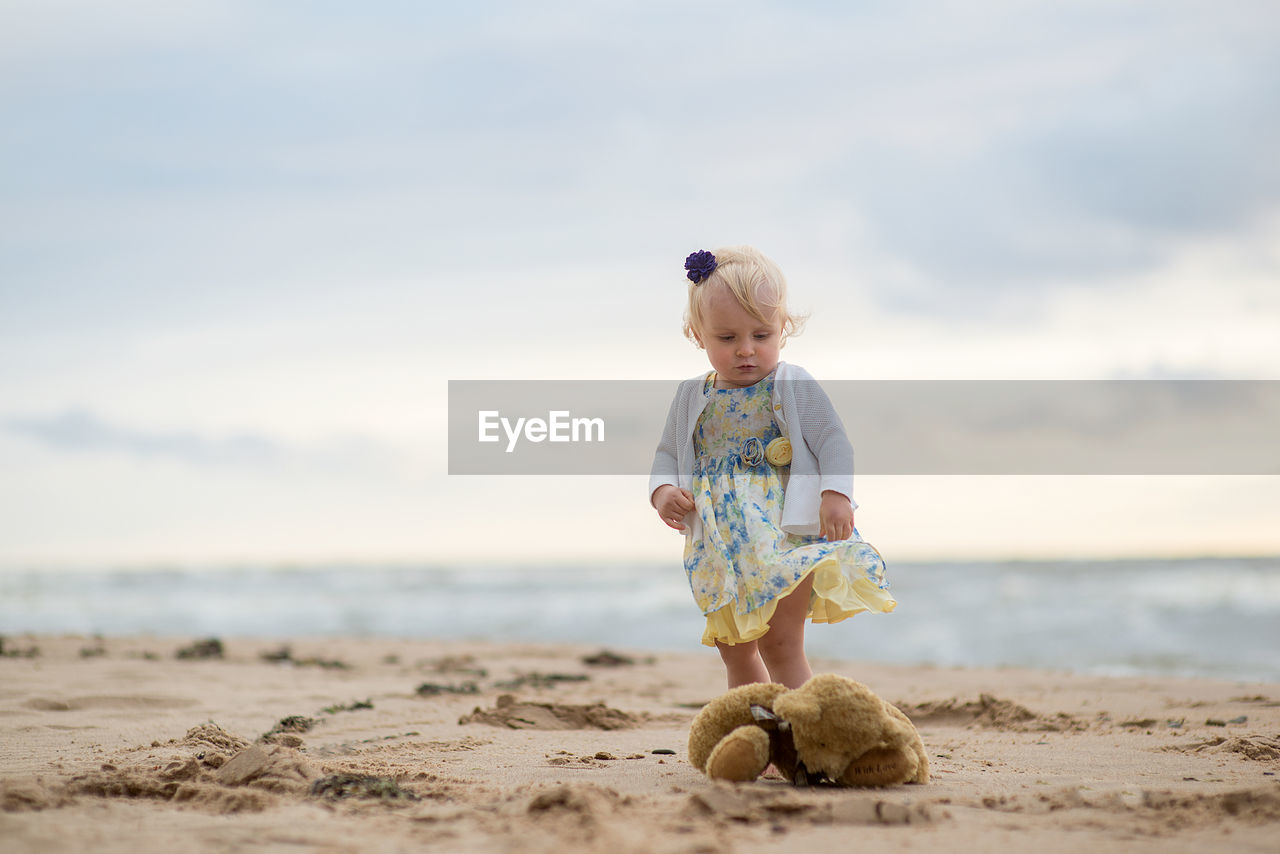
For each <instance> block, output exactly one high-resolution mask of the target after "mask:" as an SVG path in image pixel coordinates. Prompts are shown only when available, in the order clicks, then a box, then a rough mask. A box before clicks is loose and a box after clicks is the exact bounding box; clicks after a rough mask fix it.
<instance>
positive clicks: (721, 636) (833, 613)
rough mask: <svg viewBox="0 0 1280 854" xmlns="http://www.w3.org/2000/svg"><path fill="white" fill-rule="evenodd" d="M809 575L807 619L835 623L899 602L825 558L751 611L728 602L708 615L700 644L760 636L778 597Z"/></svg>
mask: <svg viewBox="0 0 1280 854" xmlns="http://www.w3.org/2000/svg"><path fill="white" fill-rule="evenodd" d="M810 575H812V576H813V592H812V593H811V594H810V595H809V620H810V622H814V623H838V622H840V621H841V620H846V619H848V618H849V617H852V616H853V615H854V614H861V613H863V612H864V611H870V612H873V613H878V614H888V613H889V612H890V611H892V610H893V609H894V608H895V607H897V605H898V602H897V600H895V599H894V598H893V596H892V595H890V593H889V591H888V590H885V589H884V588H883V587H881V586H880V585H878V584H876V583H875V582H874V581H872V580H871V579H870V578H866V577H862V576H859V577H856V578H854V579H853V580H852V581H850V579H849V575H848V574H847V573H845V572H843V571H842V569H841V566H840V561H839V560H837V559H836V558H835V557H834V556H829V557H824V558H822V559H821V560H819V561H818V562H817V563H815V564H814V567H813V569H812V570H810V572H808V573H806V574H804V575H802V576H800V577H799V578H798V579H796V581H795V582H794V583H793V584H792V585H791V586H790V587H788V588H787V589H786V590H785V591H784V592H783V593H782V594H781V595H780V596H778V597H776V598H774V599H771V600H769V601H768V602H766V603H765V604H764V605H761V606H760V607H759V608H756V609H755V610H754V611H748V612H747V613H745V614H739V613H738V612H737V611H736V610H735V609H734V603H732V602H730V603H729V604H728V605H725V606H724V607H723V608H720V609H719V610H716V611H712V612H711V613H710V614H707V627H706V629H705V630H704V631H703V633H702V643H703V645H704V646H715V645H716V642H717V641H718V642H720V643H723V644H728V645H730V646H732V645H734V644H740V643H750V642H751V641H753V640H756V639H758V638H761V637H763V636H764V635H765V633H766V632H768V631H769V621H770V620H771V619H773V612H774V611H776V610H777V608H778V602H779V600H781V599H783V598H785V597H786V596H789V595H791V594H792V593H793V592H795V590H796V588H797V587H799V586H800V585H801V584H803V583H804V580H805V579H806V578H808V577H809V576H810Z"/></svg>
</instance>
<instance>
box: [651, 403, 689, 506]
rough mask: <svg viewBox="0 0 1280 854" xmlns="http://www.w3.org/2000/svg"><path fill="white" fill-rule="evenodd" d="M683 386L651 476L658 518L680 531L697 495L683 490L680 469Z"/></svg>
mask: <svg viewBox="0 0 1280 854" xmlns="http://www.w3.org/2000/svg"><path fill="white" fill-rule="evenodd" d="M682 392H683V386H682V387H681V389H680V391H677V392H676V396H675V398H674V399H672V401H671V409H670V411H669V412H668V413H667V425H666V427H665V428H663V431H662V439H661V440H659V442H658V447H657V450H655V451H654V454H653V468H652V469H651V470H650V472H649V503H650V504H652V505H653V507H654V509H655V510H657V511H658V517H659V518H660V519H662V521H663V523H664V524H666V526H667V527H669V528H674V529H675V530H677V531H683V530H685V525H684V523H683V522H682V521H681V520H682V519H683V518H684V517H685V515H686V514H688V513H689V512H690V511H692V510H693V495H692V493H690V492H689V491H688V490H687V489H681V488H680V468H679V462H678V457H677V450H676V442H677V441H678V439H677V429H676V422H677V421H678V420H679V419H678V417H677V413H678V411H679V407H680V401H681V400H682V398H683V395H682Z"/></svg>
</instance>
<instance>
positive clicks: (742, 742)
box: [707, 724, 769, 783]
mask: <svg viewBox="0 0 1280 854" xmlns="http://www.w3.org/2000/svg"><path fill="white" fill-rule="evenodd" d="M767 767H769V733H767V732H765V731H764V730H762V729H760V727H758V726H755V725H754V724H748V725H746V726H740V727H738V728H737V729H735V730H734V731H733V732H731V733H729V734H728V735H726V736H725V737H724V738H722V739H720V743H719V744H717V745H716V746H715V749H714V750H712V751H711V756H709V757H708V758H707V776H708V777H710V778H711V779H713V780H729V781H730V782H734V783H749V782H751V781H752V780H754V779H756V778H757V777H759V776H760V775H761V774H762V773H764V769H765V768H767Z"/></svg>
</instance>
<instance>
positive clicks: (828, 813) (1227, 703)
mask: <svg viewBox="0 0 1280 854" xmlns="http://www.w3.org/2000/svg"><path fill="white" fill-rule="evenodd" d="M202 640H203V639H200V638H153V637H120V638H105V639H102V638H88V637H46V636H39V637H32V636H11V637H7V638H5V639H4V646H3V654H4V656H3V658H0V839H3V849H4V851H5V852H10V854H17V852H28V851H31V852H35V851H40V852H47V851H82V850H90V851H95V852H137V851H152V850H155V851H160V850H165V851H168V850H184V851H228V850H240V849H250V848H251V849H253V850H260V851H300V850H315V851H362V852H367V851H400V850H410V849H413V850H436V851H450V852H453V851H458V852H472V851H475V852H488V851H516V850H519V851H525V852H543V851H546V852H551V851H555V852H560V853H561V854H563V852H573V851H609V852H610V853H611V854H621V852H650V851H654V852H731V851H732V852H766V851H784V850H787V851H790V850H809V851H825V850H835V849H836V848H837V846H840V847H843V846H845V845H849V844H851V843H854V842H856V844H857V845H858V847H859V849H860V850H864V851H865V850H882V849H884V850H888V849H892V850H895V851H900V850H920V851H925V850H932V851H937V850H945V851H991V850H1036V851H1038V852H1041V854H1052V852H1059V851H1061V852H1067V851H1070V852H1078V851H1080V850H1082V849H1087V850H1090V851H1092V852H1095V854H1099V853H1100V852H1109V851H1156V850H1159V851H1161V852H1179V851H1187V852H1191V851H1195V852H1204V851H1206V850H1211V851H1233V852H1237V851H1258V852H1262V851H1267V852H1270V851H1274V850H1275V839H1276V834H1277V832H1278V831H1280V783H1278V781H1277V777H1276V773H1277V771H1280V685H1276V684H1260V683H1239V682H1215V681H1210V680H1185V679H1164V678H1128V679H1113V678H1100V677H1094V676H1072V675H1067V674H1062V673H1051V672H1037V671H1020V670H1006V669H1001V670H977V669H943V668H933V667H891V666H885V665H870V664H863V663H859V662H853V661H834V660H823V659H819V660H815V661H814V665H815V670H817V671H823V672H835V673H841V674H843V675H846V676H850V677H852V678H855V679H857V680H859V681H862V682H864V683H866V684H867V685H869V686H870V687H871V688H872V689H874V690H875V691H877V692H878V693H879V694H881V696H883V697H884V698H885V699H887V700H890V701H891V702H894V703H896V704H897V705H899V707H900V708H902V709H903V711H905V712H906V713H907V714H908V715H909V716H910V717H911V718H912V720H913V721H914V722H915V724H916V726H917V727H918V728H919V730H920V732H921V735H922V737H923V739H924V743H925V747H926V750H927V752H928V755H929V758H930V762H931V764H932V781H931V782H930V783H929V784H928V785H925V786H901V787H894V788H888V789H879V790H849V789H829V788H808V789H798V788H794V787H792V786H791V785H789V784H786V783H784V782H782V781H780V780H777V779H764V780H761V781H757V782H755V783H751V784H742V785H736V786H734V785H728V784H716V783H712V782H711V781H709V780H707V779H706V778H704V777H703V776H702V775H700V774H699V773H698V772H697V771H696V770H694V769H693V768H692V767H691V766H690V765H689V764H688V762H687V760H686V737H687V730H688V725H689V722H690V721H691V720H692V718H693V716H694V715H695V714H696V711H697V708H698V707H699V706H700V704H702V703H703V702H705V701H706V700H708V699H710V698H711V697H713V696H715V695H717V694H718V693H720V692H721V690H722V686H723V674H722V669H721V667H720V664H719V661H718V659H717V657H716V656H715V655H714V653H701V654H699V653H698V652H690V653H688V654H656V655H655V654H648V653H641V652H635V651H629V650H625V649H612V650H601V649H600V648H599V647H578V646H568V645H515V644H484V643H476V642H458V643H441V642H424V641H394V640H380V639H379V640H373V639H359V640H357V639H333V638H327V639H323V640H305V639H296V640H292V641H282V640H279V639H261V640H250V639H230V640H226V641H225V642H219V643H208V642H204V643H202V642H201V641H202Z"/></svg>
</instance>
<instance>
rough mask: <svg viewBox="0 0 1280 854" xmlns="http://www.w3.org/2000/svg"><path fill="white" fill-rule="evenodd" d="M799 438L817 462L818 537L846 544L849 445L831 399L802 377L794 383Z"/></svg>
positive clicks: (849, 513)
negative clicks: (819, 489) (818, 481)
mask: <svg viewBox="0 0 1280 854" xmlns="http://www.w3.org/2000/svg"><path fill="white" fill-rule="evenodd" d="M794 393H795V397H796V408H797V409H798V414H799V417H800V421H801V435H803V436H804V440H805V443H806V444H807V445H808V446H809V450H811V451H813V455H814V456H815V457H817V459H818V474H819V476H820V482H821V490H822V504H821V505H820V506H819V508H818V525H819V529H820V530H819V533H820V535H821V536H823V537H826V538H827V539H828V540H847V539H848V538H849V537H851V536H852V535H853V509H854V507H855V506H856V505H855V504H854V503H853V445H852V443H850V442H849V436H848V434H847V433H846V432H845V429H844V423H843V422H842V421H841V420H840V415H839V414H838V413H837V412H836V410H835V407H834V406H832V404H831V398H829V397H828V396H827V393H826V392H825V391H823V389H822V386H820V385H818V381H817V380H815V379H813V377H811V376H808V374H807V373H806V374H805V375H804V376H803V377H802V378H800V379H798V380H797V381H796V382H795V386H794Z"/></svg>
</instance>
